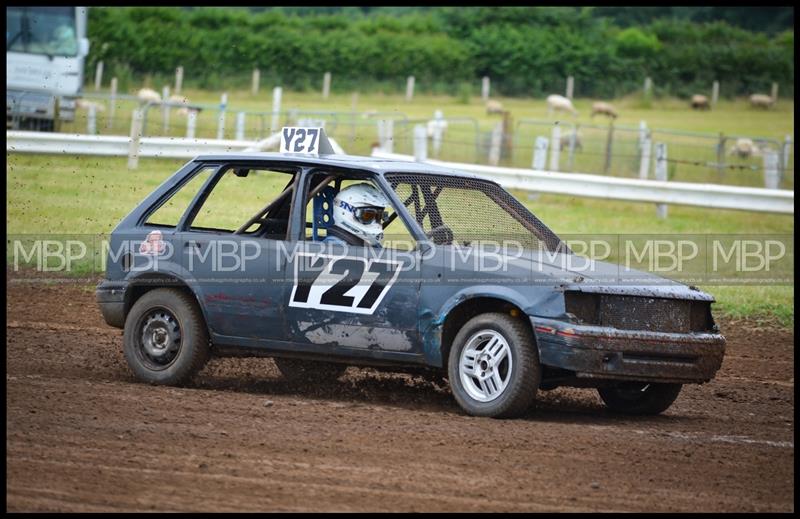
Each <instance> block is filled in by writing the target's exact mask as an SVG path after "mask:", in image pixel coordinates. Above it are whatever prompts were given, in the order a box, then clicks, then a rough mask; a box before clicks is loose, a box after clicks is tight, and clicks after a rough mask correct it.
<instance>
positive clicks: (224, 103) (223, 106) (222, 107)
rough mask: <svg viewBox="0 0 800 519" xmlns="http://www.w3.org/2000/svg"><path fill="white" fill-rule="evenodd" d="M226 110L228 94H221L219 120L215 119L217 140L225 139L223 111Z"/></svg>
mask: <svg viewBox="0 0 800 519" xmlns="http://www.w3.org/2000/svg"><path fill="white" fill-rule="evenodd" d="M227 108H228V93H227V92H225V93H223V94H222V98H221V99H220V102H219V118H218V119H217V139H224V138H225V110H226V109H227Z"/></svg>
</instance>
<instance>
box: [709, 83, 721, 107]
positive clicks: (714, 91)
mask: <svg viewBox="0 0 800 519" xmlns="http://www.w3.org/2000/svg"><path fill="white" fill-rule="evenodd" d="M717 101H719V81H714V84H713V85H711V106H715V105H716V104H717Z"/></svg>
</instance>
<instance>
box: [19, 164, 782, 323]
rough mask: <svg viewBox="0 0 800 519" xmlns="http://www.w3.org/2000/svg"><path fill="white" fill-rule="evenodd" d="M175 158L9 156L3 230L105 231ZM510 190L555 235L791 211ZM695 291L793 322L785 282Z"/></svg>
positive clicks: (685, 225) (768, 218)
mask: <svg viewBox="0 0 800 519" xmlns="http://www.w3.org/2000/svg"><path fill="white" fill-rule="evenodd" d="M183 163H184V161H182V160H177V161H176V160H156V159H142V160H141V161H140V166H139V169H137V170H135V171H129V170H127V168H126V159H124V158H101V157H74V156H45V155H35V156H34V155H20V154H9V155H7V174H6V192H7V193H8V205H7V222H8V234H9V235H16V234H42V233H49V234H71V235H98V234H106V233H108V232H110V231H111V230H112V229H113V228H114V226H115V225H116V224H117V223H118V222H119V220H120V219H121V218H122V217H123V216H125V215H126V214H127V213H128V212H129V211H130V210H131V209H132V208H133V207H135V205H136V204H138V203H139V202H140V201H141V200H142V199H143V198H144V197H145V196H146V195H147V194H149V193H150V192H151V191H152V190H153V189H155V188H156V187H157V186H158V185H159V184H160V183H161V182H162V181H164V180H165V179H166V178H167V177H168V176H169V175H171V174H172V173H173V172H174V171H175V170H177V169H178V168H179V167H180V166H181V165H182V164H183ZM514 194H515V196H517V198H518V199H520V200H521V201H522V202H523V203H524V204H525V205H526V206H527V207H528V208H529V209H531V211H533V212H534V214H536V215H537V216H538V217H539V218H540V219H542V220H543V221H544V222H545V223H546V224H548V225H549V226H550V227H551V228H552V229H553V230H554V231H555V232H556V233H557V234H560V235H564V234H580V233H606V234H644V233H657V234H706V233H708V234H734V233H736V234H744V233H748V234H793V233H794V220H793V218H792V217H791V216H781V215H771V214H765V213H749V212H741V211H722V210H705V209H699V208H690V207H680V206H670V208H669V218H667V219H665V220H659V219H656V218H655V216H654V214H655V209H654V207H653V205H652V204H642V203H628V202H611V201H601V200H592V199H580V198H572V197H565V196H554V195H543V196H540V197H538V198H536V199H533V200H529V199H528V197H527V196H526V194H524V193H514ZM7 252H8V251H7ZM79 272H85V269H84V270H81V269H79ZM702 288H704V289H706V290H707V291H709V292H710V293H712V294H713V295H714V296H715V297H716V298H717V300H718V301H719V303H718V305H717V308H718V309H719V310H718V311H722V312H724V313H726V314H727V315H730V316H733V317H749V318H754V319H761V320H765V321H769V322H776V321H777V322H779V323H780V324H782V325H784V326H793V325H794V287H793V286H756V287H751V286H747V287H745V286H707V287H702Z"/></svg>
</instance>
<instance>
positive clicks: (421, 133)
mask: <svg viewBox="0 0 800 519" xmlns="http://www.w3.org/2000/svg"><path fill="white" fill-rule="evenodd" d="M414 160H416V161H417V162H425V161H426V160H428V130H427V128H425V126H423V125H421V124H417V125H416V126H414Z"/></svg>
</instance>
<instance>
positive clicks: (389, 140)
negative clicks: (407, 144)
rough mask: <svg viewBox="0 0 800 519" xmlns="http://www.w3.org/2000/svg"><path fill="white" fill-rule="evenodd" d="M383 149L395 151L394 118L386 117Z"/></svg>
mask: <svg viewBox="0 0 800 519" xmlns="http://www.w3.org/2000/svg"><path fill="white" fill-rule="evenodd" d="M383 150H384V151H385V152H386V153H394V119H386V120H385V121H384V124H383Z"/></svg>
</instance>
